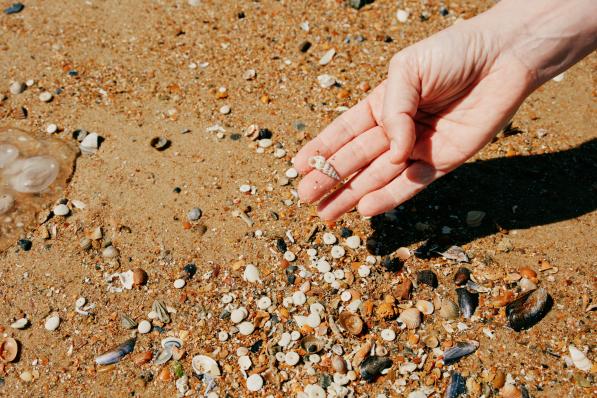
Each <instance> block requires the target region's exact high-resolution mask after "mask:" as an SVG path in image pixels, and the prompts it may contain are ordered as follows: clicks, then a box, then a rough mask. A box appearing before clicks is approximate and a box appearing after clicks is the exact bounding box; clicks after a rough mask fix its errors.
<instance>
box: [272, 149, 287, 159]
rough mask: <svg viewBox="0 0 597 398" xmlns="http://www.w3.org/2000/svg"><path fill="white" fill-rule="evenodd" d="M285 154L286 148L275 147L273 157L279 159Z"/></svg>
mask: <svg viewBox="0 0 597 398" xmlns="http://www.w3.org/2000/svg"><path fill="white" fill-rule="evenodd" d="M284 156H286V150H285V149H284V148H276V150H275V151H274V157H275V158H277V159H281V158H283V157H284Z"/></svg>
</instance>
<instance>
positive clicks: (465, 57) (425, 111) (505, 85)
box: [295, 21, 533, 219]
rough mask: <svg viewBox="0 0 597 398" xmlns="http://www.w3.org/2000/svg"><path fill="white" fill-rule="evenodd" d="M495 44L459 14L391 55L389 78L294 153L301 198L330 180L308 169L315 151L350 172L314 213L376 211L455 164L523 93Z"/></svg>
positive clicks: (514, 68)
mask: <svg viewBox="0 0 597 398" xmlns="http://www.w3.org/2000/svg"><path fill="white" fill-rule="evenodd" d="M501 45H502V43H501V37H500V36H499V35H498V34H495V33H487V31H486V30H483V29H479V26H478V24H477V23H469V21H466V22H461V23H459V24H457V25H454V26H452V27H451V28H448V29H446V30H444V31H442V32H440V33H438V34H436V35H434V36H431V37H430V38H428V39H426V40H423V41H421V42H419V43H417V44H415V45H413V46H411V47H408V48H406V49H404V50H402V51H401V52H399V53H398V54H396V55H395V56H394V57H393V58H392V61H391V62H390V68H389V75H388V79H387V80H386V81H384V82H383V83H382V84H380V85H379V86H378V87H377V88H375V89H374V90H373V92H372V93H371V94H370V95H369V96H368V97H367V98H365V99H364V100H363V101H361V102H359V103H358V104H357V105H355V106H354V107H352V108H351V109H350V110H348V111H346V112H345V113H343V114H342V115H341V116H339V117H338V118H337V119H336V120H335V121H334V122H332V123H331V124H330V125H329V126H327V127H326V128H325V129H324V130H323V131H322V132H321V133H320V134H319V135H318V136H317V137H316V138H315V139H314V140H312V141H311V142H309V143H308V144H307V145H305V147H304V148H303V149H302V150H301V151H300V152H299V153H298V154H297V156H296V157H295V166H296V167H297V169H298V170H299V171H300V172H301V173H302V174H306V176H305V177H304V178H303V179H302V181H301V182H300V185H299V189H298V191H299V195H300V198H301V200H302V201H304V202H307V203H311V202H314V201H317V200H319V199H320V198H322V197H323V196H324V195H325V194H326V193H327V192H329V191H330V190H332V189H333V188H334V187H335V186H336V184H337V181H335V180H333V179H332V178H329V177H327V176H326V175H324V174H322V173H320V172H319V171H317V170H311V168H310V167H309V166H308V159H309V158H310V157H311V156H314V155H322V156H324V157H325V158H326V159H328V161H329V162H330V163H331V164H332V165H333V166H334V168H335V169H336V170H337V171H338V173H339V175H340V176H341V178H344V179H345V178H348V177H351V176H352V177H351V178H350V180H348V181H347V182H346V183H345V184H343V185H342V186H341V187H339V188H338V189H337V190H336V191H335V192H333V193H332V194H331V195H329V196H327V197H326V198H325V199H324V200H323V201H321V203H320V204H319V208H318V212H319V215H320V216H321V217H322V218H323V219H336V218H338V217H339V216H341V215H342V214H343V213H345V212H347V211H349V210H350V209H352V208H353V207H354V206H355V205H356V206H357V209H358V211H359V212H360V213H361V214H362V215H364V216H373V215H376V214H379V213H382V212H384V211H387V210H389V209H392V208H394V207H395V206H397V205H399V204H401V203H402V202H404V201H406V200H408V199H409V198H411V197H412V196H414V195H415V194H417V193H418V192H419V191H421V190H422V189H423V188H425V187H426V186H427V185H428V184H430V183H431V182H433V181H434V180H436V179H437V178H439V177H441V176H443V175H445V174H446V173H448V172H450V171H451V170H453V169H455V168H456V167H458V166H459V165H461V164H462V163H464V162H465V161H466V160H467V159H469V158H470V157H471V156H473V155H474V154H475V153H476V152H477V151H478V150H479V149H481V148H482V147H483V146H484V145H485V144H486V143H487V142H489V141H490V140H491V138H492V137H493V136H494V135H495V134H496V132H497V131H499V129H500V128H501V127H503V126H504V125H505V124H506V123H507V122H508V121H509V120H510V118H511V117H512V115H513V114H514V112H515V111H516V109H517V108H518V107H519V105H520V104H521V102H522V101H523V100H524V99H525V97H526V96H527V95H528V93H529V92H530V91H529V87H530V86H531V83H532V79H533V77H532V74H531V72H530V71H529V70H528V69H527V67H526V66H525V65H524V64H522V63H521V62H520V61H519V59H518V58H517V57H515V56H514V55H513V54H512V53H511V52H509V51H507V50H505V49H503V48H502V47H501ZM355 173H356V174H355ZM353 174H354V176H353Z"/></svg>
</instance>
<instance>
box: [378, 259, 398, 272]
mask: <svg viewBox="0 0 597 398" xmlns="http://www.w3.org/2000/svg"><path fill="white" fill-rule="evenodd" d="M403 264H404V263H403V262H402V261H400V259H398V258H391V257H385V258H383V259H382V260H381V265H382V266H383V267H384V268H385V269H387V270H388V271H390V272H398V271H400V269H401V268H402V265H403Z"/></svg>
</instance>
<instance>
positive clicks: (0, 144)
mask: <svg viewBox="0 0 597 398" xmlns="http://www.w3.org/2000/svg"><path fill="white" fill-rule="evenodd" d="M77 154H78V150H77V149H76V148H75V147H74V146H73V145H70V144H68V143H66V142H64V141H61V140H59V139H56V138H53V137H52V138H48V137H44V138H40V139H38V138H34V137H32V136H30V135H28V134H26V133H25V132H23V131H21V130H18V129H15V128H11V127H4V128H0V251H2V250H4V249H6V248H7V247H9V246H11V245H13V244H14V243H15V242H16V241H17V240H18V239H19V237H20V236H22V235H24V234H25V233H26V232H27V231H29V230H31V229H34V228H37V227H38V222H37V219H38V217H37V215H38V213H39V212H40V211H42V210H45V209H48V208H49V207H50V206H51V205H52V204H53V203H54V202H55V201H56V200H57V199H58V198H60V197H63V196H64V189H65V188H66V185H67V183H68V181H69V179H70V176H71V174H72V172H73V166H74V161H75V159H76V157H77Z"/></svg>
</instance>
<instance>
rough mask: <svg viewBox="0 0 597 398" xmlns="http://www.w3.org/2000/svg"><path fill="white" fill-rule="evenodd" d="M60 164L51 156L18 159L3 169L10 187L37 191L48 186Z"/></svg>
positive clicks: (22, 190)
mask: <svg viewBox="0 0 597 398" xmlns="http://www.w3.org/2000/svg"><path fill="white" fill-rule="evenodd" d="M59 170H60V165H59V164H58V161H57V160H56V159H54V158H53V157H51V156H48V155H42V156H33V157H30V158H27V159H19V160H16V161H14V162H12V163H11V164H10V166H9V167H8V168H7V169H6V170H5V171H4V175H5V176H6V177H8V182H9V184H10V186H11V187H12V189H14V190H15V191H17V192H20V193H39V192H42V191H43V190H44V189H46V188H48V187H49V186H50V184H52V183H53V182H54V180H55V179H56V177H57V176H58V172H59Z"/></svg>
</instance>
